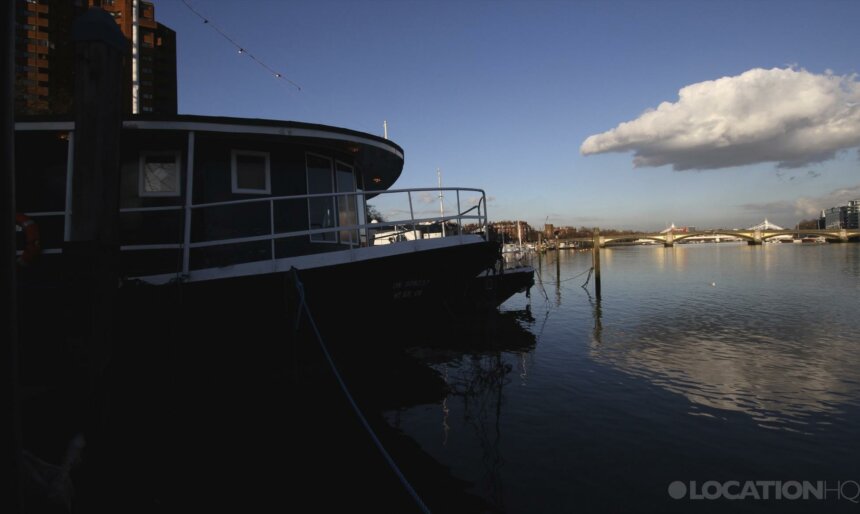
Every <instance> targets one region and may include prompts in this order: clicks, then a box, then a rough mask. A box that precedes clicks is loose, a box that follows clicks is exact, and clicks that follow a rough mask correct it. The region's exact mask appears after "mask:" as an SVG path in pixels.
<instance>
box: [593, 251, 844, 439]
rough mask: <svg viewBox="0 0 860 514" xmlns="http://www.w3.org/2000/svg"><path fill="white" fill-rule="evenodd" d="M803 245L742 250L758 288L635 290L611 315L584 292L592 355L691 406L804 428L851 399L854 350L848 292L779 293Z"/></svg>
mask: <svg viewBox="0 0 860 514" xmlns="http://www.w3.org/2000/svg"><path fill="white" fill-rule="evenodd" d="M769 247H770V248H769ZM697 250H698V249H696V251H697ZM716 250H717V249H715V251H716ZM792 250H793V251H792ZM803 250H806V249H805V248H803V249H801V248H796V249H791V248H778V247H777V245H765V247H750V248H749V250H747V249H741V251H740V252H738V253H739V255H736V256H734V259H735V262H737V260H738V258H739V260H740V261H741V262H742V263H743V266H744V269H749V270H752V273H751V274H754V273H755V272H758V273H760V275H758V276H759V277H762V278H759V279H756V280H762V281H763V282H764V284H763V285H762V284H761V283H759V284H753V283H752V282H751V281H750V282H749V283H746V284H744V281H743V280H739V283H740V284H741V286H739V287H738V289H737V290H734V289H729V286H728V284H727V285H726V289H727V291H726V292H720V291H718V289H716V283H713V284H712V285H714V286H715V287H713V288H708V289H704V288H699V289H697V290H696V292H695V293H691V292H688V291H686V290H685V289H686V288H688V287H690V286H689V285H687V284H684V287H683V288H681V287H679V288H677V289H676V290H675V291H670V293H669V294H671V295H675V296H676V297H675V298H672V297H667V296H663V297H660V296H657V295H655V296H654V297H644V296H642V297H638V298H637V299H636V301H637V304H636V305H635V307H631V306H630V305H629V304H625V308H624V310H623V312H622V310H619V309H611V310H610V312H612V314H611V315H610V316H609V317H607V315H606V305H607V303H606V300H604V304H603V305H601V302H600V301H599V300H595V299H593V298H591V297H589V299H588V301H589V303H590V305H591V311H592V318H593V330H592V338H591V346H590V353H589V354H590V356H591V357H592V358H593V359H594V360H595V361H598V362H601V363H606V364H611V365H612V366H613V367H615V368H617V369H619V370H622V371H624V372H626V373H629V374H632V375H635V376H638V377H642V378H645V379H647V380H648V381H650V382H651V383H653V384H655V385H658V386H660V387H662V388H664V389H666V390H668V391H671V392H674V393H678V394H681V395H683V396H685V397H686V398H687V399H688V400H689V401H691V402H693V403H694V404H696V405H697V406H702V407H706V408H710V409H721V410H727V411H739V412H744V413H747V414H749V415H751V416H752V418H753V419H754V420H755V421H756V422H757V423H758V424H759V425H760V426H762V427H767V428H778V429H785V430H801V431H806V430H810V429H811V427H812V426H814V425H815V424H816V423H817V420H818V419H819V418H818V417H817V416H816V415H817V414H819V413H825V412H827V413H839V412H840V411H841V410H842V409H844V407H845V406H846V405H847V404H856V403H857V398H858V397H860V382H858V381H857V379H856V377H857V370H858V369H860V353H858V352H857V349H858V346H857V341H856V337H854V336H853V334H856V328H855V327H853V326H852V322H851V319H850V318H849V316H850V314H849V313H850V308H849V309H848V310H846V308H845V306H844V305H843V304H844V302H845V301H847V298H842V297H839V296H834V297H831V298H827V296H826V294H824V295H822V297H821V298H820V300H819V298H817V297H816V298H815V299H814V300H813V299H812V298H810V301H809V302H804V301H802V300H801V301H793V300H792V298H793V297H792V296H782V295H784V294H785V291H783V287H784V286H782V285H780V284H786V283H788V284H790V280H797V278H796V276H791V278H790V279H789V276H788V275H786V273H785V272H786V271H792V272H795V273H796V270H797V269H798V268H801V267H802V266H809V264H808V260H809V259H808V257H807V256H804V255H802V253H803V252H802V251H803ZM798 251H800V252H802V253H797V252H798ZM655 253H658V252H655ZM684 253H689V252H684ZM851 253H853V254H855V255H853V256H852V257H850V258H846V259H844V261H843V260H842V259H839V261H840V264H843V269H842V270H841V271H842V273H844V274H845V275H848V276H851V274H852V272H854V273H856V270H853V268H856V266H857V262H858V259H857V255H856V250H852V251H851ZM798 256H800V257H798ZM712 257H713V256H709V259H710V258H712ZM799 259H801V260H799ZM658 261H659V260H658ZM831 263H832V264H835V262H833V261H831ZM846 268H847V269H846ZM738 273H741V272H738ZM681 279H684V280H686V277H683V276H682V277H681ZM696 280H701V279H696ZM768 280H770V281H772V282H773V283H776V284H778V285H777V286H769V285H768V284H769V283H768V282H767V281H768ZM818 280H822V281H823V280H825V279H824V278H819V279H818ZM840 280H844V279H840ZM813 283H814V282H813ZM616 301H618V300H616ZM631 311H633V312H631ZM604 327H607V328H606V330H605V329H604ZM694 413H698V412H696V411H695V410H694Z"/></svg>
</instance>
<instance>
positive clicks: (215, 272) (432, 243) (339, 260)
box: [129, 234, 485, 285]
mask: <svg viewBox="0 0 860 514" xmlns="http://www.w3.org/2000/svg"><path fill="white" fill-rule="evenodd" d="M484 242H485V241H484V238H483V237H481V236H480V235H475V234H466V235H463V236H461V237H444V238H441V237H440V238H433V239H419V240H415V241H404V242H400V243H397V244H389V245H381V246H368V247H362V248H352V249H348V250H341V251H335V252H323V253H315V254H309V255H298V256H295V257H284V258H280V259H274V260H265V261H255V262H248V263H242V264H234V265H231V266H224V267H220V268H206V269H200V270H191V271H190V272H189V273H188V275H187V276H185V277H184V279H185V281H187V282H200V281H204V280H215V279H223V278H236V277H246V276H251V275H262V274H267V273H280V272H285V271H289V270H290V269H291V268H293V267H295V268H297V269H299V270H303V269H313V268H321V267H324V266H336V265H338V264H346V263H350V262H359V261H367V260H371V259H379V258H383V257H389V256H393V255H404V254H407V253H412V252H421V251H427V250H435V249H441V248H450V247H455V246H462V245H470V244H478V243H484ZM177 276H178V275H177V273H164V274H161V275H147V276H138V277H129V278H131V279H137V280H141V281H143V282H146V283H149V284H153V285H160V284H166V283H168V282H170V281H171V280H175V279H176V278H177Z"/></svg>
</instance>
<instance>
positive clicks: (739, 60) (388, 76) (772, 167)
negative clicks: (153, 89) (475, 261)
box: [154, 0, 860, 230]
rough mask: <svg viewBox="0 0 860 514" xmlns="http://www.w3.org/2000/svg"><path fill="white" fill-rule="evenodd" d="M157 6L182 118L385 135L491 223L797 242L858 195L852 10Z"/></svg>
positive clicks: (784, 5) (846, 0)
mask: <svg viewBox="0 0 860 514" xmlns="http://www.w3.org/2000/svg"><path fill="white" fill-rule="evenodd" d="M154 3H155V8H156V12H155V14H156V19H157V20H158V21H159V22H161V23H163V24H165V25H167V26H169V27H170V28H172V29H174V30H175V31H176V33H177V46H178V50H177V52H178V55H177V64H178V80H179V111H180V113H183V114H201V115H219V116H237V117H245V118H267V119H278V120H294V121H304V122H311V123H321V124H326V125H333V126H338V127H345V128H349V129H353V130H359V131H363V132H367V133H371V134H376V135H382V131H383V120H386V121H387V123H388V129H389V137H390V138H391V139H392V140H393V141H394V142H396V143H397V144H399V145H400V146H401V147H402V148H403V149H404V152H405V156H406V157H405V165H404V170H403V174H402V175H401V177H400V178H399V179H398V181H397V182H396V183H395V185H394V187H395V188H409V187H433V186H435V185H436V184H437V171H436V170H437V169H438V170H440V173H441V177H442V183H443V185H444V186H446V187H474V188H480V189H483V190H484V191H486V194H487V198H488V213H489V217H490V220H495V221H499V220H513V219H520V220H524V221H527V222H529V223H530V224H531V225H532V226H535V227H542V226H543V224H544V223H552V224H554V225H556V226H565V225H570V226H577V227H578V226H587V227H601V228H615V229H622V228H629V229H636V230H660V229H662V228H665V227H667V226H669V224H672V223H674V224H675V225H676V226H696V227H698V228H739V227H748V226H752V225H754V224H756V223H759V222H761V221H762V220H763V219H765V218H767V219H768V220H769V221H770V222H772V223H776V224H779V225H783V226H788V227H791V226H794V225H795V224H796V223H797V222H798V221H800V220H802V219H810V218H814V217H817V213H818V212H820V210H821V209H824V208H829V207H832V206H835V205H840V204H842V205H844V204H845V203H846V202H847V200H851V199H860V153H858V147H860V78H858V77H857V76H856V75H855V74H857V73H858V71H860V69H858V68H860V61H858V59H857V55H858V54H857V49H858V48H860V29H858V24H857V21H858V20H860V2H857V1H855V0H814V1H812V0H811V1H805V0H804V1H801V0H777V1H768V0H737V1H717V0H712V1H694V0H679V1H670V0H632V1H621V0H604V1H575V0H564V1H561V0H559V1H549V0H531V1H507V0H493V1H490V0H432V1H429V0H428V1H420V0H384V1H383V0H350V1H336V0H313V1H309V2H306V1H301V0H290V1H286V0H283V1H281V0H263V1H258V0H185V2H183V0H154ZM186 3H187V4H189V5H190V6H191V7H193V9H194V10H196V11H197V12H199V13H200V14H202V15H203V16H205V17H206V18H207V19H208V20H209V22H210V23H203V21H202V20H201V18H200V17H199V16H198V15H197V14H195V13H194V12H193V11H192V10H191V9H189V7H188V6H187V5H186ZM218 30H220V31H221V33H219V32H218ZM224 35H226V36H228V37H229V38H230V39H232V40H233V41H234V42H235V43H237V44H238V45H240V46H241V47H242V48H244V49H246V52H244V53H239V52H238V51H237V50H236V47H235V46H233V44H231V42H230V41H228V40H227V39H226V38H225V37H224ZM249 55H250V56H253V57H255V58H256V59H257V61H259V62H257V61H255V60H253V59H252V58H250V57H249ZM260 63H262V64H263V65H265V66H263V65H261V64H260ZM266 67H268V68H269V69H271V70H274V71H276V72H278V73H280V74H282V77H281V78H277V77H276V76H275V75H273V74H272V73H271V72H270V71H269V70H267V69H266ZM296 86H298V87H296ZM299 88H300V89H299ZM446 202H447V200H446Z"/></svg>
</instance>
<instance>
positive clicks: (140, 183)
mask: <svg viewBox="0 0 860 514" xmlns="http://www.w3.org/2000/svg"><path fill="white" fill-rule="evenodd" d="M167 155H172V156H173V163H174V165H175V166H176V191H147V190H146V187H145V185H146V180H144V177H145V173H146V171H145V167H146V158H147V157H150V156H167ZM137 175H138V178H137V194H138V196H140V197H141V198H147V197H149V198H153V197H161V198H165V197H178V196H182V152H180V151H179V150H142V151H141V152H140V156H139V157H138V174H137Z"/></svg>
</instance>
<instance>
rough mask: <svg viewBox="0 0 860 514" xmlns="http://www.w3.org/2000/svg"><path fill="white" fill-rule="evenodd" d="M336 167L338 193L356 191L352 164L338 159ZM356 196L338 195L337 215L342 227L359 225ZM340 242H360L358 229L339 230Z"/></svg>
mask: <svg viewBox="0 0 860 514" xmlns="http://www.w3.org/2000/svg"><path fill="white" fill-rule="evenodd" d="M334 168H335V183H336V184H335V185H336V186H337V192H338V193H354V192H355V173H354V172H353V169H352V166H350V165H348V164H346V163H343V162H340V161H337V162H335V165H334ZM356 204H357V202H356V196H355V195H351V196H338V197H337V217H338V224H339V226H341V227H349V226H355V225H358V207H357V205H356ZM339 236H340V242H341V243H344V244H358V231H357V230H355V229H354V230H341V231H340V232H339Z"/></svg>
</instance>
